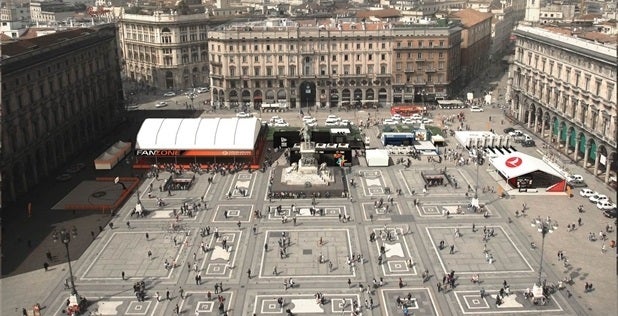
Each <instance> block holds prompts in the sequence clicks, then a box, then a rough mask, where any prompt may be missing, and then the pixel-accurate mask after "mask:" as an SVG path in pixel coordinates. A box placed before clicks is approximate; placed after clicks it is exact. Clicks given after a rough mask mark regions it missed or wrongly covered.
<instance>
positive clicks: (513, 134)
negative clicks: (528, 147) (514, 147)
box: [509, 129, 524, 137]
mask: <svg viewBox="0 0 618 316" xmlns="http://www.w3.org/2000/svg"><path fill="white" fill-rule="evenodd" d="M509 136H511V137H515V136H524V132H522V131H520V130H518V129H516V130H512V131H510V132H509Z"/></svg>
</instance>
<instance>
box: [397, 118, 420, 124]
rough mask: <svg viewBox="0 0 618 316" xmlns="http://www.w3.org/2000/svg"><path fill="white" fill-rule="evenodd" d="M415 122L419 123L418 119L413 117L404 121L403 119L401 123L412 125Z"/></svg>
mask: <svg viewBox="0 0 618 316" xmlns="http://www.w3.org/2000/svg"><path fill="white" fill-rule="evenodd" d="M414 123H418V121H417V120H413V119H409V118H407V119H404V120H403V121H401V124H406V125H412V124H414Z"/></svg>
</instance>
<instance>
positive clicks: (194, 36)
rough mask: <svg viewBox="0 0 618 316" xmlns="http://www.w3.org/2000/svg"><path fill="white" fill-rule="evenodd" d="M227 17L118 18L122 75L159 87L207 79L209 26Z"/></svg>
mask: <svg viewBox="0 0 618 316" xmlns="http://www.w3.org/2000/svg"><path fill="white" fill-rule="evenodd" d="M227 19H229V17H209V16H208V15H207V14H190V15H179V14H176V13H174V12H171V13H163V12H162V11H157V12H155V13H154V15H144V14H123V15H122V16H121V18H120V20H119V21H118V39H119V41H120V54H121V57H122V58H123V60H124V62H125V63H124V65H123V74H124V76H125V77H127V78H129V79H131V80H133V81H136V82H138V83H141V84H143V85H147V86H150V87H155V88H158V89H162V90H180V89H189V88H194V87H195V88H197V87H200V86H204V85H207V84H208V83H209V82H208V81H209V77H208V75H209V73H210V69H209V63H208V29H209V28H210V26H212V25H216V24H220V23H223V22H225V21H226V20H227Z"/></svg>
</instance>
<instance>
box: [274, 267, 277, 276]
mask: <svg viewBox="0 0 618 316" xmlns="http://www.w3.org/2000/svg"><path fill="white" fill-rule="evenodd" d="M273 275H278V273H277V266H274V267H273Z"/></svg>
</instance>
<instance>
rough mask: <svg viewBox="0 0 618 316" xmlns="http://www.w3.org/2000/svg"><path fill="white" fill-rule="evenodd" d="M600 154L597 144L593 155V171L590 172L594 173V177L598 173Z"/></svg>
mask: <svg viewBox="0 0 618 316" xmlns="http://www.w3.org/2000/svg"><path fill="white" fill-rule="evenodd" d="M600 156H601V153H600V152H599V145H597V154H596V156H595V157H594V171H593V172H592V174H594V176H595V177H596V176H597V174H599V157H600Z"/></svg>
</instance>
